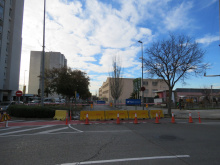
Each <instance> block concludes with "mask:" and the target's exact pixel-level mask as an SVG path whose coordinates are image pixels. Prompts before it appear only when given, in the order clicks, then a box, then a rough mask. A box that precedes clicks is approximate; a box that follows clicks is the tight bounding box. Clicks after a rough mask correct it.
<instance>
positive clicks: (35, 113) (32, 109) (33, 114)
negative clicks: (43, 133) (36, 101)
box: [8, 105, 55, 118]
mask: <svg viewBox="0 0 220 165" xmlns="http://www.w3.org/2000/svg"><path fill="white" fill-rule="evenodd" d="M8 113H9V115H10V116H14V117H24V118H53V117H54V115H55V109H53V108H50V107H41V106H26V105H13V106H10V107H9V108H8Z"/></svg>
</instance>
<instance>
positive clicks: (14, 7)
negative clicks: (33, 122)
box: [0, 0, 24, 101]
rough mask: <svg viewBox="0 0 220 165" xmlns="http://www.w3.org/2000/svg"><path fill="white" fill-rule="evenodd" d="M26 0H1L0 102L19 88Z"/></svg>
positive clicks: (10, 96)
mask: <svg viewBox="0 0 220 165" xmlns="http://www.w3.org/2000/svg"><path fill="white" fill-rule="evenodd" d="M23 9H24V0H0V101H4V100H12V96H13V95H14V94H15V92H16V91H17V90H18V88H19V75H20V60H21V45H22V38H21V36H22V23H23Z"/></svg>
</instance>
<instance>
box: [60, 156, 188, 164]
mask: <svg viewBox="0 0 220 165" xmlns="http://www.w3.org/2000/svg"><path fill="white" fill-rule="evenodd" d="M189 157H190V156H189V155H174V156H152V157H141V158H125V159H112V160H97V161H87V162H75V163H65V164H61V165H77V164H103V163H113V162H127V161H137V160H153V159H177V158H189Z"/></svg>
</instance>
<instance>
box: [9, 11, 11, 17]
mask: <svg viewBox="0 0 220 165" xmlns="http://www.w3.org/2000/svg"><path fill="white" fill-rule="evenodd" d="M11 13H12V9H10V10H9V16H10V17H11V15H12V14H11Z"/></svg>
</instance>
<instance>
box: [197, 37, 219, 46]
mask: <svg viewBox="0 0 220 165" xmlns="http://www.w3.org/2000/svg"><path fill="white" fill-rule="evenodd" d="M215 41H219V36H213V35H206V36H205V37H203V38H199V39H197V40H196V42H198V43H201V44H205V45H207V46H208V45H209V44H211V43H212V42H215Z"/></svg>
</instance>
